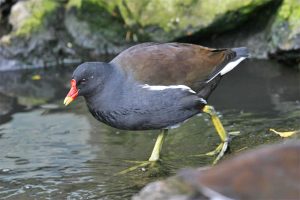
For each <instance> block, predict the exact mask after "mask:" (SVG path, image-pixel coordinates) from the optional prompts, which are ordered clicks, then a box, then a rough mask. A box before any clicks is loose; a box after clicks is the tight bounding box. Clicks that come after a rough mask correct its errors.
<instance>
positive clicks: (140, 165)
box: [117, 160, 159, 175]
mask: <svg viewBox="0 0 300 200" xmlns="http://www.w3.org/2000/svg"><path fill="white" fill-rule="evenodd" d="M125 162H129V163H134V164H135V165H134V166H132V167H129V168H127V169H125V170H123V171H120V172H119V173H117V175H124V174H127V173H129V172H133V171H135V170H140V171H142V172H146V171H147V170H149V169H153V168H155V167H156V166H157V164H158V162H159V160H158V161H149V160H147V161H131V160H125Z"/></svg>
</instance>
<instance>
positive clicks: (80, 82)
mask: <svg viewBox="0 0 300 200" xmlns="http://www.w3.org/2000/svg"><path fill="white" fill-rule="evenodd" d="M85 83H86V79H84V78H83V79H81V80H80V81H78V83H77V85H84V84H85Z"/></svg>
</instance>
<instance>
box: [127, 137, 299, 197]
mask: <svg viewBox="0 0 300 200" xmlns="http://www.w3.org/2000/svg"><path fill="white" fill-rule="evenodd" d="M299 155H300V142H299V141H293V142H287V143H285V144H277V145H269V146H265V147H262V148H259V149H256V150H252V151H249V152H246V153H241V154H240V155H238V156H236V157H234V158H231V159H228V160H226V161H223V162H222V163H220V164H219V165H217V166H215V167H211V168H209V169H204V170H191V169H190V170H183V171H181V172H180V173H179V174H178V175H177V176H175V177H171V178H169V179H167V180H165V181H158V182H154V183H151V184H149V185H148V186H146V187H145V188H144V189H142V191H141V192H140V193H139V194H138V195H136V196H135V197H134V198H133V199H134V200H139V199H143V200H152V199H156V200H158V199H165V200H168V199H169V200H175V199H176V200H177V199H180V200H192V199H193V200H196V199H199V200H200V199H216V198H218V199H299V197H300V170H299V169H300V156H299Z"/></svg>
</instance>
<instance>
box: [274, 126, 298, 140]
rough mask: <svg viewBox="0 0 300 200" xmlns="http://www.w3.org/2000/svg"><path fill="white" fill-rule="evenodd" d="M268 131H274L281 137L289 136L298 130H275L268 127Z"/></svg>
mask: <svg viewBox="0 0 300 200" xmlns="http://www.w3.org/2000/svg"><path fill="white" fill-rule="evenodd" d="M269 131H270V132H273V133H275V134H277V135H279V136H280V137H283V138H286V137H291V136H293V135H295V134H296V133H297V132H298V131H276V130H274V129H272V128H270V129H269ZM299 132H300V131H299Z"/></svg>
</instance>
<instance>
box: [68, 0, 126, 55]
mask: <svg viewBox="0 0 300 200" xmlns="http://www.w3.org/2000/svg"><path fill="white" fill-rule="evenodd" d="M115 5H116V4H115V3H114V1H104V0H100V1H96V0H88V1H87V0H70V1H69V3H68V5H67V10H66V14H65V21H64V22H65V27H66V29H67V31H68V33H69V34H70V35H71V36H72V37H73V39H74V42H75V43H76V44H77V45H78V46H81V47H83V48H87V49H91V50H94V51H95V53H96V54H99V53H118V52H119V51H120V47H121V48H122V47H124V46H126V44H128V41H126V40H125V38H126V32H127V30H126V27H125V26H124V22H123V21H122V18H121V17H120V16H118V15H117V13H116V12H115Z"/></svg>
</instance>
